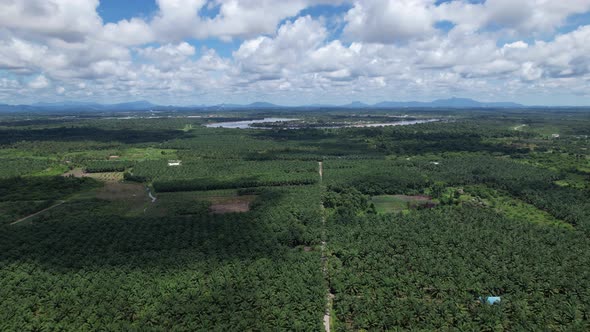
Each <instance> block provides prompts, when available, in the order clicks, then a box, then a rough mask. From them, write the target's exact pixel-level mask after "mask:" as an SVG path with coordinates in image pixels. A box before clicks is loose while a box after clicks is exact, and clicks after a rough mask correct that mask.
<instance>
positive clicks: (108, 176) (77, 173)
mask: <svg viewBox="0 0 590 332" xmlns="http://www.w3.org/2000/svg"><path fill="white" fill-rule="evenodd" d="M62 176H73V177H77V178H93V179H96V180H99V181H102V182H120V181H123V172H102V173H85V172H84V171H83V170H82V169H81V168H74V169H73V170H71V171H68V172H66V173H64V174H62Z"/></svg>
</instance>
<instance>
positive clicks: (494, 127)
mask: <svg viewBox="0 0 590 332" xmlns="http://www.w3.org/2000/svg"><path fill="white" fill-rule="evenodd" d="M284 112H286V111H284ZM130 114H131V116H130V115H129V114H125V116H118V115H114V116H113V115H111V116H109V117H105V116H104V115H103V114H101V113H96V114H95V113H89V114H84V115H72V116H71V117H69V118H68V120H67V121H65V120H63V117H62V115H61V114H51V113H47V114H27V115H26V116H25V115H20V114H0V280H1V281H2V287H0V331H97V330H104V331H221V330H227V331H322V330H324V321H328V322H329V323H330V326H331V327H332V329H331V330H332V331H406V330H410V331H412V330H413V331H546V330H548V331H588V330H590V293H589V290H590V278H589V277H588V276H589V275H590V255H589V253H590V174H589V172H587V170H588V169H589V167H590V165H589V164H588V163H589V161H590V151H588V147H589V146H590V140H589V139H588V135H589V134H590V118H588V113H587V111H586V110H559V111H552V110H483V109H482V110H464V111H461V110H428V111H425V110H408V109H404V110H375V111H371V112H370V113H369V112H361V111H358V110H355V111H354V112H353V111H351V110H345V109H343V110H326V111H294V110H293V111H289V112H288V114H284V113H283V111H281V112H279V111H276V112H275V111H256V110H252V111H245V110H243V111H240V112H211V113H207V114H203V113H201V112H188V111H187V112H176V111H170V112H162V114H161V115H162V116H161V117H160V118H157V119H156V118H149V117H147V116H145V114H142V113H141V112H138V113H133V112H132V113H130ZM564 115H567V116H564ZM395 116H407V117H406V118H411V119H430V118H436V119H441V120H442V121H438V122H430V123H422V124H414V125H408V126H389V127H368V128H362V127H356V128H339V127H341V126H343V125H351V124H361V123H382V122H387V121H397V120H396V119H397V118H395ZM265 117H291V118H297V119H299V120H298V121H296V122H294V123H293V124H292V126H293V128H290V129H285V128H282V127H281V126H283V125H284V124H281V123H277V124H274V125H271V126H270V127H271V128H270V129H224V128H207V127H205V126H204V124H206V123H213V122H224V121H238V120H251V119H261V118H265ZM523 124H526V125H524V126H523ZM551 133H559V134H560V137H559V139H553V138H550V137H548V135H549V136H550V135H551ZM489 296H497V297H501V299H502V301H501V303H499V304H494V305H489V304H486V303H485V301H482V300H480V298H482V299H483V298H486V297H489Z"/></svg>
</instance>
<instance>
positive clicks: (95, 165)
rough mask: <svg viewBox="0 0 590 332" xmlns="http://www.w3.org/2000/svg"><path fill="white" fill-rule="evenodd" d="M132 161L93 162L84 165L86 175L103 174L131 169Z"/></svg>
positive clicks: (133, 163)
mask: <svg viewBox="0 0 590 332" xmlns="http://www.w3.org/2000/svg"><path fill="white" fill-rule="evenodd" d="M133 165H135V162H133V161H123V160H116V161H106V160H94V161H90V162H87V163H86V167H85V169H84V170H85V171H86V172H87V173H103V172H124V171H125V170H126V169H127V168H129V167H133Z"/></svg>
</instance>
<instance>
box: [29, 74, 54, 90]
mask: <svg viewBox="0 0 590 332" xmlns="http://www.w3.org/2000/svg"><path fill="white" fill-rule="evenodd" d="M28 86H29V88H31V89H44V88H46V87H48V86H49V80H48V79H47V78H46V77H45V76H44V75H39V76H37V77H36V78H35V79H33V80H32V81H30V82H29V84H28Z"/></svg>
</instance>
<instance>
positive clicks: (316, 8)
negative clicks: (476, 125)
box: [0, 0, 590, 106]
mask: <svg viewBox="0 0 590 332" xmlns="http://www.w3.org/2000/svg"><path fill="white" fill-rule="evenodd" d="M0 8H1V9H2V10H1V11H0V103H6V104H34V103H36V102H62V101H85V102H98V103H105V104H109V103H119V102H129V101H135V100H149V101H150V102H153V103H155V104H159V105H203V104H204V105H214V104H222V103H225V104H249V103H252V102H258V101H264V102H269V103H274V104H278V105H285V106H295V105H309V104H331V105H344V104H347V103H351V102H354V101H360V102H363V103H367V104H375V103H378V102H383V101H414V100H415V101H422V102H424V101H432V100H436V99H446V98H450V97H452V96H460V97H464V98H472V99H475V100H478V101H483V102H496V101H498V102H516V103H521V104H525V105H547V106H583V105H590V88H589V86H590V0H577V1H544V0H523V1H508V0H487V1H467V0H465V1H463V0H453V1H448V0H447V1H444V0H374V1H368V0H365V1H362V0H361V1H345V0H293V1H278V0H263V1H250V0H245V1H236V0H155V1H154V0H146V1H138V0H135V1H116V0H102V1H98V0H76V1H74V0H49V1H41V0H23V1H10V0H0Z"/></svg>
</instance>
